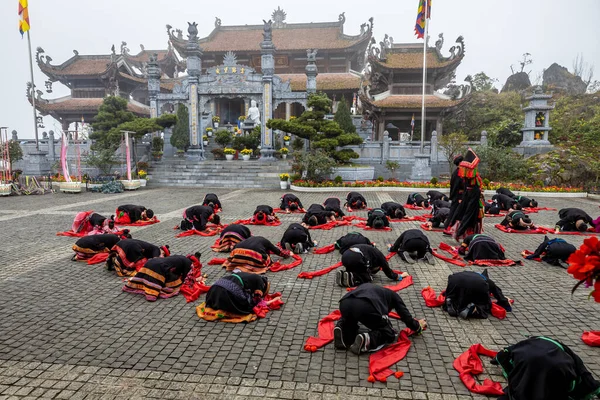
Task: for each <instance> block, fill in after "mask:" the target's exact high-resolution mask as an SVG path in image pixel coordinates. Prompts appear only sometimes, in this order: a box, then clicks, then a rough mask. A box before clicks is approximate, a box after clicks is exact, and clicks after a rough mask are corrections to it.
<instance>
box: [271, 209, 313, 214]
mask: <svg viewBox="0 0 600 400" xmlns="http://www.w3.org/2000/svg"><path fill="white" fill-rule="evenodd" d="M273 211H274V212H276V213H282V214H288V213H287V212H286V211H285V210H282V209H281V208H274V209H273ZM304 213H306V211H305V210H296V211H290V212H289V214H304Z"/></svg>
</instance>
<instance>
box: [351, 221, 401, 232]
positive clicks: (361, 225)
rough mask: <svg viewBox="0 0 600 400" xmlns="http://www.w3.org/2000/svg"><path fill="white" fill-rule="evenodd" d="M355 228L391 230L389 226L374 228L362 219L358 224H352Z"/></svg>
mask: <svg viewBox="0 0 600 400" xmlns="http://www.w3.org/2000/svg"><path fill="white" fill-rule="evenodd" d="M354 226H355V227H357V228H361V229H364V230H365V231H386V232H389V231H391V230H392V228H390V227H389V226H386V227H383V228H382V229H375V228H371V227H370V226H367V223H366V222H364V221H361V222H359V223H358V224H356V225H354Z"/></svg>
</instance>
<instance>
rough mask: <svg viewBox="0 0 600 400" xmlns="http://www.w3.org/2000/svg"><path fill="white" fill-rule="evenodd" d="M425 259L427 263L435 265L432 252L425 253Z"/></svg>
mask: <svg viewBox="0 0 600 400" xmlns="http://www.w3.org/2000/svg"><path fill="white" fill-rule="evenodd" d="M424 258H425V261H427V263H428V264H429V265H435V258H433V254H431V253H425V257H424Z"/></svg>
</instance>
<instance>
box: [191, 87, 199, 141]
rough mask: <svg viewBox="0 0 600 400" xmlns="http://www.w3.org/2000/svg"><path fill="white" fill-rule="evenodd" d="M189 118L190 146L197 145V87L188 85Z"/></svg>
mask: <svg viewBox="0 0 600 400" xmlns="http://www.w3.org/2000/svg"><path fill="white" fill-rule="evenodd" d="M190 111H191V112H190V118H191V134H192V146H197V145H198V86H197V85H195V84H192V85H190Z"/></svg>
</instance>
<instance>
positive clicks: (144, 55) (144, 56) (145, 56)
mask: <svg viewBox="0 0 600 400" xmlns="http://www.w3.org/2000/svg"><path fill="white" fill-rule="evenodd" d="M153 54H158V61H162V60H163V59H164V58H166V56H167V54H169V50H143V51H140V52H139V53H138V54H136V55H135V56H134V55H131V54H127V58H128V59H129V60H131V61H136V62H139V63H142V62H148V60H149V59H150V56H151V55H153Z"/></svg>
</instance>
